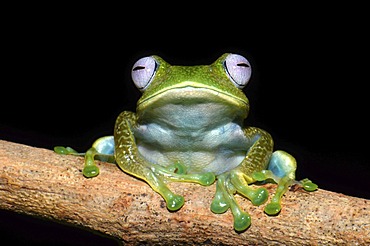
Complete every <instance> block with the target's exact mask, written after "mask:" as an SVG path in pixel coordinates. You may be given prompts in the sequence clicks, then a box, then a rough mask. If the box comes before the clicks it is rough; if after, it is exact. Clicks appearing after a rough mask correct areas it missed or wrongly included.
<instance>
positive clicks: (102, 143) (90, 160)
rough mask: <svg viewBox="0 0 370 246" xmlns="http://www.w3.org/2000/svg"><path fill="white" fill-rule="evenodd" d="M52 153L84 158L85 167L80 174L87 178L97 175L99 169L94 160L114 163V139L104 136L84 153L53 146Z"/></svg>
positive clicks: (69, 148)
mask: <svg viewBox="0 0 370 246" xmlns="http://www.w3.org/2000/svg"><path fill="white" fill-rule="evenodd" d="M54 151H55V152H56V153H58V154H62V155H77V156H84V157H85V165H84V169H83V170H82V173H83V175H84V176H85V177H87V178H92V177H95V176H97V175H98V174H99V168H98V166H97V165H96V164H95V161H94V160H95V159H97V160H101V161H107V162H112V163H114V139H113V136H105V137H101V138H99V139H97V140H96V141H95V142H94V143H93V145H92V147H91V148H90V149H88V150H87V151H86V153H78V152H77V151H76V150H74V149H72V148H71V147H62V146H55V147H54Z"/></svg>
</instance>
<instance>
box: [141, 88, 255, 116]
mask: <svg viewBox="0 0 370 246" xmlns="http://www.w3.org/2000/svg"><path fill="white" fill-rule="evenodd" d="M192 91H193V92H194V93H190V92H192ZM184 92H188V93H186V94H185V93H184ZM238 92H239V93H238V94H237V95H234V94H231V93H228V92H226V91H224V90H221V89H218V88H216V87H212V86H208V85H205V84H202V83H197V82H193V81H185V82H182V83H179V84H176V85H173V86H171V87H168V88H164V89H162V90H158V91H156V92H155V93H153V94H151V95H150V96H143V97H142V98H140V99H139V101H138V102H137V110H138V111H140V110H144V109H145V108H147V106H149V105H151V104H153V103H155V102H158V101H160V100H163V99H164V100H166V98H168V99H169V98H171V99H169V100H173V99H174V98H175V97H174V96H169V94H172V93H174V94H175V95H177V96H176V98H181V97H184V98H185V97H189V98H192V97H197V96H198V97H199V95H204V96H205V95H207V96H209V97H213V98H217V100H219V101H223V102H225V103H227V104H230V105H233V106H235V107H237V108H239V109H241V110H245V111H246V112H248V111H249V101H248V98H247V97H246V96H245V94H244V93H243V92H242V91H238Z"/></svg>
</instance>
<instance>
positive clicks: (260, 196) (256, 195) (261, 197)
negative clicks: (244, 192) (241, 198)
mask: <svg viewBox="0 0 370 246" xmlns="http://www.w3.org/2000/svg"><path fill="white" fill-rule="evenodd" d="M268 196H269V193H268V191H267V190H266V189H265V188H262V187H261V188H258V189H257V190H255V191H254V192H253V193H252V194H251V196H250V197H249V198H250V199H251V202H252V203H253V205H256V206H259V205H261V204H264V203H265V202H266V201H267V198H268Z"/></svg>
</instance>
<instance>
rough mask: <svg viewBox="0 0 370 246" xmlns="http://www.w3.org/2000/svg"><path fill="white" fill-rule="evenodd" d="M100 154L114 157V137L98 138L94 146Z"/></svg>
mask: <svg viewBox="0 0 370 246" xmlns="http://www.w3.org/2000/svg"><path fill="white" fill-rule="evenodd" d="M92 147H94V148H95V149H96V151H97V152H98V153H99V154H103V155H113V153H114V137H113V136H106V137H101V138H98V139H97V140H96V141H95V142H94V143H93V146H92Z"/></svg>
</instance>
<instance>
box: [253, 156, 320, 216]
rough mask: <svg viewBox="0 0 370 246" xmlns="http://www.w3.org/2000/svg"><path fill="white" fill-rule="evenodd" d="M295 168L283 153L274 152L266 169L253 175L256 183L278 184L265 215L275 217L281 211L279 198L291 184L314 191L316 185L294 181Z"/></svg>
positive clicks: (293, 162)
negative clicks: (268, 181)
mask: <svg viewBox="0 0 370 246" xmlns="http://www.w3.org/2000/svg"><path fill="white" fill-rule="evenodd" d="M296 168H297V163H296V160H295V159H294V157H293V156H291V155H290V154H288V153H286V152H285V151H281V150H278V151H275V152H274V153H273V154H272V156H271V159H270V162H269V166H268V169H269V170H262V171H261V172H255V173H253V175H252V177H253V179H255V180H257V181H265V180H273V181H274V182H276V183H277V184H278V186H277V189H276V192H275V195H274V196H273V197H272V199H271V201H270V203H269V204H267V205H266V207H265V213H267V214H268V215H276V214H278V213H279V212H280V210H281V198H282V196H283V195H284V193H285V192H286V191H287V190H288V188H289V186H291V185H292V184H298V185H301V186H302V187H303V188H304V189H305V190H307V191H314V190H316V189H317V185H316V184H314V183H312V182H311V181H310V180H308V179H304V180H302V181H296V180H295V171H296Z"/></svg>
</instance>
